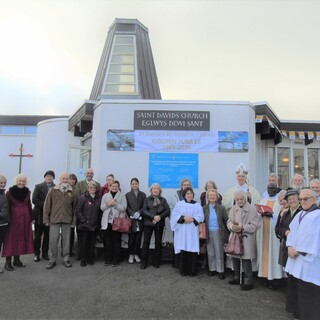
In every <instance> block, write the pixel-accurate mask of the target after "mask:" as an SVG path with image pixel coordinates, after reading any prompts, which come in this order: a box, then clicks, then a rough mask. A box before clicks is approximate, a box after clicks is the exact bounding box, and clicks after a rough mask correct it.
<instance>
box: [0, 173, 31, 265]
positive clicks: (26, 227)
mask: <svg viewBox="0 0 320 320" xmlns="http://www.w3.org/2000/svg"><path fill="white" fill-rule="evenodd" d="M15 181H16V184H15V185H14V186H12V187H11V188H9V191H8V192H7V194H6V196H7V199H8V202H9V211H10V216H11V222H10V224H9V227H8V231H7V235H6V240H5V243H4V247H3V251H2V256H3V257H6V264H5V269H6V270H8V271H13V270H14V268H13V266H12V256H14V260H13V265H14V266H16V267H25V264H23V263H22V262H21V261H20V255H21V254H31V253H33V252H34V249H33V237H32V227H31V224H32V210H31V201H30V190H29V189H28V188H27V187H26V184H27V177H26V176H25V175H24V174H19V175H18V176H17V177H16V179H15Z"/></svg>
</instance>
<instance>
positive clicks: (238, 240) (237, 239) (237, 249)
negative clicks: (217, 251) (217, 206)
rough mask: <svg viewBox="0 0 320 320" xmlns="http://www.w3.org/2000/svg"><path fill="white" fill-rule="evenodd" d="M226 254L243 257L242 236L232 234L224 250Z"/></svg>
mask: <svg viewBox="0 0 320 320" xmlns="http://www.w3.org/2000/svg"><path fill="white" fill-rule="evenodd" d="M224 252H225V253H227V254H233V255H237V256H242V255H243V253H244V248H243V241H242V234H241V233H236V232H232V234H231V236H230V238H229V242H228V243H227V244H226V246H225V248H224Z"/></svg>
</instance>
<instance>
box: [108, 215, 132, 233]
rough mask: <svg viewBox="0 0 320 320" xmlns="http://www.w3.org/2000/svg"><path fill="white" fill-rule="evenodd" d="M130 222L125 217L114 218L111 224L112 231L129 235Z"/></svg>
mask: <svg viewBox="0 0 320 320" xmlns="http://www.w3.org/2000/svg"><path fill="white" fill-rule="evenodd" d="M131 226H132V221H131V219H129V218H128V217H127V216H126V217H124V218H120V217H117V218H114V219H113V223H112V231H117V232H123V233H131Z"/></svg>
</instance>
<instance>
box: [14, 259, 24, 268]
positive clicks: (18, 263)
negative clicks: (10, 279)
mask: <svg viewBox="0 0 320 320" xmlns="http://www.w3.org/2000/svg"><path fill="white" fill-rule="evenodd" d="M13 265H14V266H15V267H19V268H24V267H25V266H26V265H25V264H24V263H22V262H21V260H20V259H13Z"/></svg>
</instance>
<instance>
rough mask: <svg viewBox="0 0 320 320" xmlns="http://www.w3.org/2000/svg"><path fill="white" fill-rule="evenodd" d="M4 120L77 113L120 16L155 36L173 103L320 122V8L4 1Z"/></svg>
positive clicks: (162, 80)
mask: <svg viewBox="0 0 320 320" xmlns="http://www.w3.org/2000/svg"><path fill="white" fill-rule="evenodd" d="M0 8H1V10H0V41H1V50H0V114H9V115H35V114H40V115H71V114H73V113H74V112H75V111H76V110H77V109H78V108H79V107H80V106H81V105H82V103H83V102H84V100H86V99H88V98H89V96H90V92H91V89H92V85H93V81H94V78H95V74H96V71H97V68H98V64H99V61H100V56H101V54H102V49H103V46H104V43H105V40H106V37H107V33H108V29H109V27H110V26H111V24H112V23H113V21H114V20H115V18H130V19H138V20H139V21H140V22H141V23H142V24H144V25H145V26H146V27H147V28H148V30H149V38H150V42H151V47H152V51H153V57H154V61H155V65H156V71H157V75H158V80H159V84H160V90H161V95H162V99H163V100H196V101H197V100H232V101H250V102H253V103H254V102H259V101H267V102H268V103H269V106H270V107H271V108H272V110H273V111H274V112H275V114H276V115H277V116H278V118H279V119H280V120H301V121H304V120H307V121H309V120H316V121H319V120H320V107H319V102H320V59H319V57H320V19H319V15H320V1H306V0H303V1H294V0H291V1H282V0H278V1H276V0H274V1H272V0H270V1H259V0H256V1H254V0H252V1H244V0H238V1H228V0H224V1H213V0H211V1H210V0H206V1H205V0H181V1H178V0H159V1H158V0H140V1H139V0H10V1H8V0H0Z"/></svg>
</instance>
